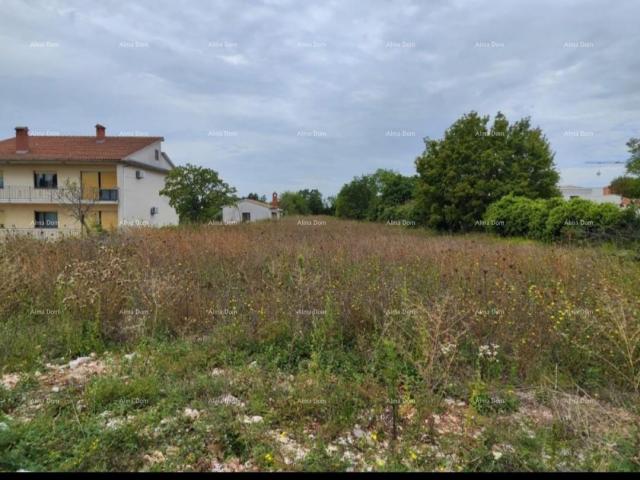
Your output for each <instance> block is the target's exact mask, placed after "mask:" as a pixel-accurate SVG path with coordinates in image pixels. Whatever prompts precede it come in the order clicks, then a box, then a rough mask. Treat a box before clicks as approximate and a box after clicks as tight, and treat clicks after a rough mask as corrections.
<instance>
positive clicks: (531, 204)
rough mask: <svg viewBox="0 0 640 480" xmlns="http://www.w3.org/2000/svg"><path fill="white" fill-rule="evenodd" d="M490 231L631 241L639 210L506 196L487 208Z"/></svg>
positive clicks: (579, 201) (550, 237)
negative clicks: (625, 239)
mask: <svg viewBox="0 0 640 480" xmlns="http://www.w3.org/2000/svg"><path fill="white" fill-rule="evenodd" d="M483 223H484V225H485V228H486V230H487V231H489V232H492V233H496V234H498V235H502V236H522V237H528V238H535V239H540V240H558V239H583V240H609V239H615V238H618V237H623V238H632V237H633V234H634V232H637V230H638V227H640V222H639V220H638V214H637V212H636V209H635V208H633V207H629V208H626V209H621V208H619V207H617V206H616V205H613V204H609V203H595V202H592V201H589V200H585V199H581V198H574V199H571V200H569V201H565V200H562V199H561V198H552V199H547V200H544V199H538V200H532V199H529V198H525V197H517V196H513V195H506V196H504V197H502V198H501V199H500V200H498V201H497V202H494V203H493V204H491V206H489V208H488V209H487V212H486V214H485V215H484V218H483Z"/></svg>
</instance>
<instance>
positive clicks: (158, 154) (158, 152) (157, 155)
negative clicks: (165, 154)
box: [156, 149, 160, 160]
mask: <svg viewBox="0 0 640 480" xmlns="http://www.w3.org/2000/svg"><path fill="white" fill-rule="evenodd" d="M156 160H160V150H158V149H156Z"/></svg>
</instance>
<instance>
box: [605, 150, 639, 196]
mask: <svg viewBox="0 0 640 480" xmlns="http://www.w3.org/2000/svg"><path fill="white" fill-rule="evenodd" d="M627 148H628V149H629V153H630V154H631V156H630V157H629V159H628V160H627V171H626V175H624V176H622V177H618V178H615V179H614V180H613V181H612V182H611V191H612V192H613V193H617V194H618V195H622V196H623V197H627V198H632V199H639V198H640V138H631V139H629V141H628V142H627Z"/></svg>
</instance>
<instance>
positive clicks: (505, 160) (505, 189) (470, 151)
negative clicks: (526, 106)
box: [416, 112, 559, 231]
mask: <svg viewBox="0 0 640 480" xmlns="http://www.w3.org/2000/svg"><path fill="white" fill-rule="evenodd" d="M425 147H426V148H425V151H424V153H423V154H422V155H421V156H420V157H418V158H417V159H416V167H417V170H418V175H419V181H418V192H417V194H416V201H417V212H418V215H419V218H420V219H421V223H424V224H425V225H427V226H430V227H433V228H437V229H441V230H449V231H469V230H473V229H477V228H478V222H479V221H480V220H481V219H482V217H483V215H484V213H485V210H486V209H487V207H488V206H489V205H490V204H491V203H493V202H495V201H497V200H498V199H500V198H502V197H503V196H505V195H508V194H513V195H517V196H524V197H527V198H531V199H537V198H550V197H553V196H556V195H558V190H557V188H556V183H557V181H558V178H559V176H558V173H557V172H556V171H555V169H554V165H553V153H552V151H551V147H550V145H549V142H548V141H547V139H546V138H545V136H544V134H543V133H542V131H541V130H540V129H538V128H532V127H531V124H530V121H529V119H528V118H524V119H522V120H519V121H517V122H515V123H513V124H509V122H508V120H507V118H506V117H505V116H504V115H503V114H502V113H498V114H497V115H496V116H495V118H494V120H493V124H492V125H491V126H489V116H484V117H481V116H479V115H478V114H477V113H476V112H471V113H469V114H466V115H464V116H463V117H462V118H460V119H459V120H457V121H456V122H454V123H453V125H451V127H449V128H448V129H447V131H446V132H445V134H444V138H443V139H442V140H432V139H426V140H425ZM445 185H446V188H443V186H445Z"/></svg>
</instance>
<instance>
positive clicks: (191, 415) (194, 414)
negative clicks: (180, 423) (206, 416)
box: [183, 407, 200, 420]
mask: <svg viewBox="0 0 640 480" xmlns="http://www.w3.org/2000/svg"><path fill="white" fill-rule="evenodd" d="M183 415H184V416H185V417H187V418H188V419H189V420H197V419H198V418H200V412H199V411H198V410H196V409H195V408H189V407H187V408H185V409H184V412H183Z"/></svg>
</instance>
